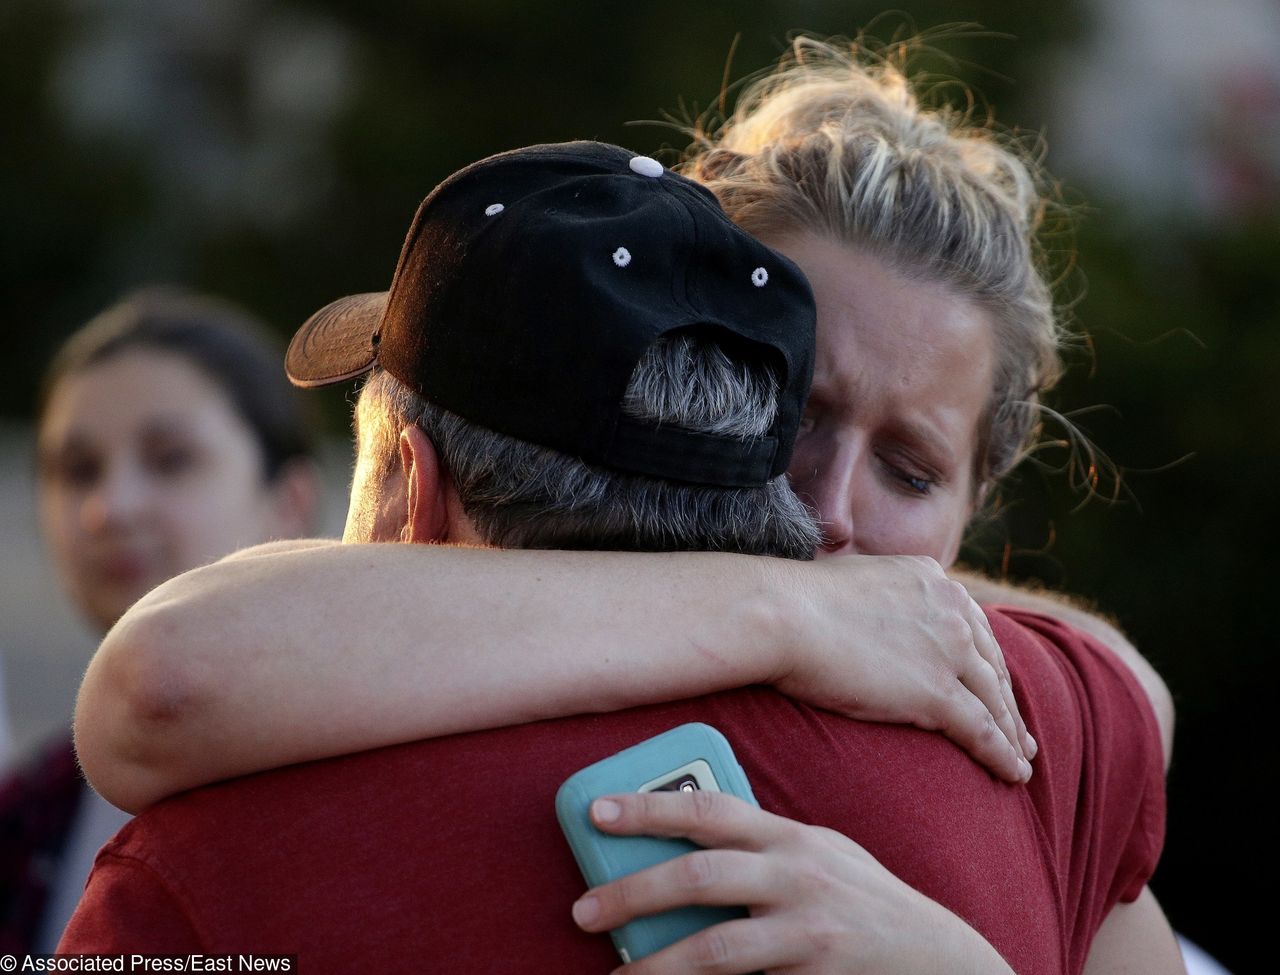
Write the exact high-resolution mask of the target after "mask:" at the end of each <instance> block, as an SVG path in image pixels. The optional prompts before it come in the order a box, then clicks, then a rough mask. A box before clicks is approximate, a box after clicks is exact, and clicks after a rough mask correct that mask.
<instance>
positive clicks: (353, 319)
mask: <svg viewBox="0 0 1280 975" xmlns="http://www.w3.org/2000/svg"><path fill="white" fill-rule="evenodd" d="M386 309H387V292H385V291H376V292H371V293H368V294H362V295H349V296H348V297H346V298H339V299H338V300H337V301H334V302H330V303H329V304H327V305H325V306H324V307H323V308H321V309H320V310H319V311H318V312H316V313H315V314H314V315H312V316H311V317H310V318H308V319H307V320H306V321H305V322H303V323H302V327H301V328H300V329H298V331H297V333H296V334H295V335H294V336H293V341H291V342H290V343H289V351H288V352H286V353H285V357H284V369H285V372H286V373H288V375H289V381H290V382H292V383H293V384H294V385H295V386H303V387H309V386H328V385H329V384H331V383H340V382H342V381H343V380H346V379H354V378H355V377H356V376H359V375H362V374H364V373H366V372H368V371H369V370H370V369H371V368H372V367H373V364H374V362H375V360H376V359H377V347H376V346H375V345H374V341H373V337H374V335H375V334H376V333H377V331H378V326H379V325H380V324H381V323H382V315H383V312H385V311H386Z"/></svg>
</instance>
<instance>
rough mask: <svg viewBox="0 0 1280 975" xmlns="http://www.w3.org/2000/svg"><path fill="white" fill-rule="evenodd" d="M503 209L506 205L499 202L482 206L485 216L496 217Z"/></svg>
mask: <svg viewBox="0 0 1280 975" xmlns="http://www.w3.org/2000/svg"><path fill="white" fill-rule="evenodd" d="M505 209H506V207H504V206H503V205H502V204H501V203H490V204H489V205H488V206H487V207H485V208H484V215H485V216H486V217H496V216H497V215H498V214H499V213H501V212H502V211H503V210H505Z"/></svg>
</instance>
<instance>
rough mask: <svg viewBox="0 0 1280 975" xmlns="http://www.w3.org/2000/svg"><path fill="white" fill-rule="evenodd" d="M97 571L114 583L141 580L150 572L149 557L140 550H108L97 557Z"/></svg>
mask: <svg viewBox="0 0 1280 975" xmlns="http://www.w3.org/2000/svg"><path fill="white" fill-rule="evenodd" d="M97 563H98V572H99V574H100V575H101V576H102V577H103V578H104V579H105V580H106V581H108V582H110V583H113V584H115V585H133V584H136V583H139V582H142V581H143V580H144V579H146V578H147V576H148V575H149V573H150V565H151V561H150V559H148V558H146V556H144V555H142V554H141V553H140V552H108V553H106V554H105V555H102V556H100V557H99V558H98V559H97Z"/></svg>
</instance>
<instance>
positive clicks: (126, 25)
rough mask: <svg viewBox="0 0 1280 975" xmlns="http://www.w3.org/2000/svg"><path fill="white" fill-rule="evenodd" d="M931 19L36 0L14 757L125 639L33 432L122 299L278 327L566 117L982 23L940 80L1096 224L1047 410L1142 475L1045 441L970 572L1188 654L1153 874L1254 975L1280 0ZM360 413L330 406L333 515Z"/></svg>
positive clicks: (837, 8)
mask: <svg viewBox="0 0 1280 975" xmlns="http://www.w3.org/2000/svg"><path fill="white" fill-rule="evenodd" d="M905 5H906V6H907V7H908V9H909V13H908V14H895V15H892V16H878V14H879V13H880V8H879V7H878V6H877V5H875V4H869V3H864V2H860V0H859V2H853V0H838V2H836V0H792V2H790V3H783V2H761V3H756V4H751V5H748V4H743V3H735V2H730V0H679V2H676V0H647V2H645V3H636V4H601V3H599V2H598V0H590V2H589V0H557V2H556V3H554V4H548V3H543V4H519V3H515V2H510V0H506V2H503V0H488V2H483V0H482V2H476V0H468V2H458V0H438V2H435V3H431V4H419V3H409V2H405V0H383V2H381V3H378V4H368V5H361V4H355V5H353V4H348V3H342V2H338V0H217V2H207V0H5V2H4V4H3V5H0V37H2V38H3V40H4V57H3V58H2V59H0V330H2V334H3V348H4V353H3V355H0V518H3V521H2V522H0V538H2V539H3V542H2V544H3V546H4V559H3V564H2V566H0V659H2V660H3V664H4V672H5V674H6V681H7V685H8V686H7V689H6V692H5V700H7V710H8V724H9V726H10V731H11V733H10V736H9V738H8V742H9V747H10V749H11V751H13V752H21V751H23V750H25V749H27V748H29V747H30V746H31V745H32V744H34V743H35V742H36V741H37V740H38V739H39V738H40V737H42V736H43V735H45V734H47V733H48V732H49V731H50V730H53V728H55V727H56V726H57V725H58V724H60V723H62V722H63V721H64V717H63V716H64V715H65V714H67V713H68V712H69V710H70V706H71V701H72V698H73V695H74V690H75V687H76V683H77V681H78V679H79V675H80V672H81V671H82V669H83V666H84V663H85V661H86V660H87V658H88V655H89V653H90V652H91V650H92V646H93V641H92V640H91V639H90V638H89V636H88V633H87V630H85V629H84V628H82V627H81V626H80V624H79V623H78V622H77V621H76V620H75V618H74V617H73V616H72V614H71V610H70V609H68V608H67V607H66V606H65V604H64V601H63V599H62V598H61V595H60V593H59V591H58V587H57V584H56V582H55V580H54V577H53V574H52V571H51V569H50V568H49V567H48V565H47V563H46V562H45V560H44V556H43V553H42V549H41V545H40V542H39V539H38V537H37V536H36V533H35V529H34V505H33V503H32V492H31V480H32V471H31V431H30V425H29V424H30V417H31V413H32V409H33V403H34V400H35V396H36V388H35V384H36V380H37V378H38V376H39V374H40V372H41V370H42V368H43V365H44V363H45V361H46V359H47V357H48V355H49V354H50V352H51V351H52V349H53V348H54V347H56V346H57V345H58V343H59V342H60V341H61V340H62V339H63V338H64V337H65V336H66V335H67V334H69V333H70V332H71V331H72V330H74V329H75V328H76V327H77V326H79V325H80V324H82V323H83V322H84V321H85V320H86V319H87V318H88V317H90V316H91V315H92V314H93V313H94V312H96V311H98V310H99V309H101V308H102V307H103V306H105V305H106V304H108V303H110V302H112V301H113V300H115V299H116V298H117V297H119V296H120V295H121V294H122V293H123V292H124V291H126V290H128V289H129V288H132V287H134V286H136V285H140V284H144V283H150V282H157V281H166V282H175V283H181V284H185V285H188V286H191V287H193V288H196V289H198V290H206V291H211V292H216V293H219V294H222V295H226V296H228V297H230V298H232V299H235V300H237V301H239V302H241V303H243V304H244V305H246V306H247V307H249V308H250V309H253V310H254V311H256V312H257V313H259V314H260V315H262V316H264V317H265V318H266V319H267V320H268V321H269V322H271V323H273V325H274V326H275V327H276V328H277V329H278V330H279V333H280V335H281V338H282V340H284V339H285V338H287V336H288V335H289V334H291V332H292V330H293V329H294V327H295V326H296V325H297V324H299V323H300V322H301V321H302V320H303V319H304V318H305V317H306V316H307V315H308V314H309V313H310V312H311V311H313V310H314V309H315V308H317V307H319V306H320V305H321V304H323V303H325V302H326V301H328V300H330V299H331V298H333V297H335V296H338V295H342V294H347V293H351V292H356V291H368V290H380V289H382V288H384V287H386V286H387V284H388V283H389V277H390V271H391V269H392V267H393V266H394V264H395V260H396V256H397V254H398V253H399V247H400V243H401V241H402V239H403V234H404V232H405V229H406V227H407V226H408V222H409V219H410V217H411V216H412V214H413V211H414V209H415V207H416V205H417V203H418V202H419V200H420V199H421V198H422V197H423V196H424V195H425V194H426V193H427V191H428V190H430V188H431V187H432V186H433V185H434V184H435V183H436V182H437V181H438V180H439V179H441V178H443V177H444V176H446V175H447V174H448V173H450V172H452V171H453V170H454V169H456V168H458V167H459V166H461V165H463V164H465V163H467V162H470V161H472V160H474V159H476V158H478V157H480V156H483V155H486V154H488V153H491V152H495V151H498V150H502V149H507V148H510V147H513V146H516V145H521V144H526V143H531V142H543V141H556V140H561V139H569V138H598V139H604V140H608V141H613V142H618V143H621V144H623V145H626V146H628V147H630V148H633V149H636V150H638V151H642V152H649V153H656V152H658V151H659V150H662V149H664V148H672V147H674V148H676V149H679V148H682V147H683V146H684V145H685V144H686V143H687V141H688V140H687V139H686V138H685V137H684V136H683V135H682V134H681V133H680V132H679V131H676V130H674V129H672V128H663V127H661V126H656V125H640V126H634V125H629V124H627V123H628V122H631V121H634V120H645V119H661V118H663V117H664V115H677V116H680V115H690V114H696V113H699V112H702V111H703V110H706V109H714V108H715V107H716V105H717V103H718V99H719V96H720V91H721V85H722V79H723V77H724V76H725V74H726V64H727V62H728V60H729V57H730V52H731V50H732V51H733V52H734V53H733V59H732V66H731V68H730V69H729V71H728V74H729V77H731V78H739V77H741V76H742V75H744V74H746V73H748V72H751V71H756V70H759V69H762V68H765V67H767V66H768V65H769V63H770V62H771V61H773V60H774V59H775V58H776V57H777V55H778V54H779V53H780V52H781V51H782V50H783V48H784V47H785V45H786V40H787V37H788V35H789V34H790V33H791V32H792V31H794V30H797V29H803V30H807V31H811V32H815V33H818V34H845V35H848V34H852V33H855V32H857V31H858V30H859V29H861V28H864V27H869V28H870V29H871V31H872V32H873V33H875V34H877V35H879V36H881V37H882V38H883V37H889V36H892V35H894V34H895V33H904V32H905V33H909V32H911V31H912V30H913V29H917V28H918V29H933V28H937V27H939V26H940V25H944V24H953V23H954V22H956V21H957V20H964V21H972V22H975V23H979V24H981V25H982V26H983V27H984V28H985V31H977V30H952V31H950V32H949V34H944V35H942V36H940V37H939V38H938V39H937V41H936V44H937V47H938V49H939V51H940V52H941V53H940V54H939V55H936V56H932V57H930V58H927V59H926V62H925V63H926V66H927V67H928V68H929V69H931V70H932V71H934V72H936V73H938V74H940V75H942V76H944V77H947V78H952V79H955V80H956V81H957V82H958V84H954V85H950V86H947V87H946V88H945V89H944V90H945V91H946V92H949V93H951V94H952V95H953V96H954V98H955V99H956V100H957V101H959V102H961V103H963V101H964V99H965V98H966V97H967V94H966V92H967V91H968V90H972V91H973V92H975V93H976V94H977V97H978V104H979V111H980V112H984V113H985V111H987V106H992V107H993V108H992V110H993V111H994V113H995V115H996V117H997V119H998V120H999V121H1000V122H1001V123H1002V124H1004V125H1005V126H1009V127H1014V128H1016V129H1018V130H1019V131H1021V132H1024V133H1030V134H1032V135H1036V134H1043V135H1044V136H1045V137H1046V139H1047V142H1048V146H1049V149H1048V155H1047V163H1048V166H1049V169H1050V171H1051V172H1053V173H1054V174H1055V175H1057V176H1058V177H1060V178H1061V179H1062V180H1063V182H1064V188H1065V196H1066V198H1067V199H1068V200H1069V201H1070V202H1072V203H1073V204H1074V205H1075V207H1076V213H1077V216H1078V217H1079V226H1078V231H1077V235H1076V238H1075V240H1074V247H1075V249H1076V252H1077V253H1076V257H1075V258H1074V260H1073V259H1071V257H1070V250H1069V249H1070V248H1071V247H1072V246H1073V243H1072V241H1071V240H1069V239H1067V238H1062V237H1058V238H1054V239H1053V240H1051V241H1050V246H1051V247H1052V248H1053V249H1054V250H1055V251H1056V252H1057V256H1058V258H1059V264H1060V266H1061V268H1062V274H1063V290H1062V297H1063V298H1064V300H1069V301H1071V302H1072V303H1073V317H1074V320H1075V324H1076V328H1077V329H1078V332H1079V334H1080V336H1081V341H1080V343H1079V345H1080V347H1079V349H1078V350H1077V352H1076V354H1075V355H1074V356H1073V362H1072V369H1071V371H1070V373H1069V375H1068V377H1067V380H1066V381H1065V383H1064V384H1063V386H1062V388H1061V390H1060V392H1059V393H1058V394H1057V395H1056V396H1055V398H1054V399H1053V400H1052V401H1051V403H1052V405H1053V406H1054V407H1055V408H1056V409H1058V410H1060V411H1061V412H1063V413H1064V414H1067V415H1070V416H1072V417H1073V418H1074V420H1075V422H1076V423H1077V424H1078V425H1079V426H1080V427H1081V428H1083V429H1084V430H1085V431H1086V432H1087V433H1088V434H1089V435H1090V436H1091V437H1092V438H1093V440H1094V441H1095V442H1096V443H1097V444H1098V446H1099V447H1100V448H1101V449H1102V450H1103V451H1105V453H1106V455H1107V457H1109V458H1110V461H1111V462H1112V464H1113V465H1114V466H1115V468H1116V469H1117V470H1118V471H1119V472H1120V473H1121V475H1122V478H1121V481H1120V482H1119V484H1118V486H1117V484H1116V482H1115V480H1114V479H1112V478H1108V477H1105V476H1103V477H1101V479H1100V480H1099V481H1098V483H1097V485H1096V491H1094V492H1093V493H1094V495H1095V496H1094V497H1092V498H1091V497H1090V492H1089V491H1088V490H1085V489H1082V486H1081V484H1080V483H1078V482H1079V480H1080V479H1079V478H1075V477H1072V476H1070V475H1069V474H1068V473H1066V472H1064V470H1063V468H1064V466H1065V464H1066V461H1067V459H1068V454H1069V451H1067V450H1065V449H1054V448H1051V449H1047V450H1045V451H1043V452H1042V453H1041V454H1040V455H1038V456H1037V458H1036V460H1035V462H1034V463H1032V464H1029V465H1026V466H1024V468H1023V469H1022V471H1021V472H1020V474H1019V475H1018V477H1017V478H1016V480H1015V481H1014V482H1013V483H1011V484H1010V485H1009V486H1008V488H1007V489H1006V491H1005V492H1004V496H1003V498H1002V502H1001V510H1000V511H999V512H998V515H997V517H996V519H995V520H993V521H992V523H990V524H989V525H987V526H986V527H985V528H984V529H983V530H982V531H981V532H980V533H979V534H978V535H977V536H976V537H975V540H974V543H973V544H972V545H971V546H970V547H969V549H968V551H967V553H966V554H967V558H968V559H969V560H970V561H971V562H974V563H976V564H979V565H982V566H985V567H987V568H988V569H990V570H991V571H994V572H996V573H1006V574H1008V575H1009V576H1011V577H1013V578H1017V579H1025V580H1032V581H1037V582H1040V583H1043V584H1046V585H1049V586H1052V587H1055V588H1064V589H1066V590H1068V591H1070V592H1073V593H1076V594H1078V595H1081V596H1083V597H1085V598H1088V599H1091V600H1096V602H1097V604H1098V605H1099V606H1101V607H1102V608H1103V609H1105V610H1106V611H1108V612H1110V613H1112V614H1114V616H1115V617H1116V618H1117V619H1118V620H1119V622H1120V623H1121V625H1122V626H1123V627H1124V628H1125V629H1126V630H1127V631H1128V632H1129V634H1130V635H1131V636H1132V638H1133V640H1134V642H1135V643H1136V644H1137V645H1138V646H1139V647H1140V648H1141V649H1142V650H1143V651H1144V652H1145V653H1146V654H1147V655H1148V656H1149V657H1150V659H1151V660H1152V661H1153V662H1154V663H1155V664H1156V666H1157V668H1158V669H1159V670H1160V671H1161V673H1162V674H1163V675H1164V676H1165V678H1166V679H1167V681H1168V683H1169V685H1170V687H1171V689H1172V691H1173V693H1174V696H1175V698H1176V701H1177V706H1178V718H1179V726H1178V741H1177V747H1176V753H1175V758H1174V765H1173V769H1172V771H1171V773H1170V779H1169V787H1170V816H1169V834H1168V843H1167V847H1166V851H1165V856H1164V860H1163V863H1162V866H1161V868H1160V871H1159V873H1158V874H1157V876H1156V878H1155V881H1154V883H1153V887H1154V889H1155V891H1156V893H1157V896H1158V897H1159V898H1160V899H1161V901H1162V902H1163V904H1164V906H1165V909H1166V911H1167V912H1168V914H1169V916H1170V918H1171V919H1172V921H1173V922H1174V925H1175V927H1177V928H1178V929H1179V930H1181V931H1182V932H1184V933H1185V934H1187V935H1188V936H1189V937H1190V938H1192V939H1193V940H1194V941H1197V942H1199V943H1201V944H1202V945H1204V946H1205V947H1206V948H1208V949H1209V950H1210V951H1211V952H1212V953H1213V954H1215V955H1217V956H1218V957H1219V958H1220V959H1221V960H1222V961H1223V962H1224V963H1226V964H1227V965H1228V966H1230V967H1232V968H1234V969H1235V970H1236V971H1239V972H1243V971H1249V970H1253V969H1254V968H1255V967H1256V966H1257V965H1258V963H1259V962H1258V960H1259V959H1260V958H1263V957H1267V956H1266V955H1263V954H1262V951H1263V946H1264V937H1265V936H1266V931H1267V930H1268V926H1269V923H1270V920H1271V919H1270V917H1269V915H1270V913H1271V912H1270V911H1269V910H1268V911H1267V915H1268V916H1264V912H1263V908H1264V906H1265V904H1266V903H1274V898H1275V895H1274V891H1273V889H1272V886H1271V881H1272V877H1273V869H1274V865H1275V857H1274V855H1273V853H1272V850H1271V846H1272V844H1271V842H1270V841H1271V836H1270V832H1271V829H1272V825H1273V823H1274V821H1275V814H1274V813H1268V812H1266V809H1267V808H1269V807H1267V806H1266V805H1265V801H1266V800H1265V796H1266V795H1269V794H1271V793H1272V792H1273V791H1274V789H1273V787H1274V786H1275V785H1276V781H1275V779H1276V775H1275V768H1276V761H1275V759H1274V757H1273V752H1272V749H1273V748H1274V742H1275V739H1274V738H1273V736H1272V734H1271V733H1270V732H1269V731H1267V730H1266V729H1267V728H1269V727H1270V726H1269V724H1268V723H1267V720H1266V718H1265V715H1266V714H1267V713H1269V712H1270V707H1271V706H1272V701H1271V697H1272V688H1271V686H1270V681H1271V680H1273V679H1275V678H1276V672H1277V668H1276V666H1275V663H1274V660H1273V650H1274V647H1275V646H1276V645H1277V643H1276V641H1275V639H1274V638H1272V637H1270V636H1269V635H1268V634H1269V633H1270V627H1269V626H1267V625H1266V624H1265V622H1264V614H1265V613H1266V612H1267V610H1266V603H1265V600H1266V598H1267V597H1266V596H1265V595H1264V584H1266V583H1268V581H1269V571H1268V569H1267V566H1268V565H1270V564H1272V558H1271V553H1270V546H1271V545H1273V544H1275V543H1276V539H1277V537H1278V533H1277V531H1276V528H1277V519H1276V517H1275V514H1274V508H1275V507H1276V502H1277V501H1278V500H1280V492H1277V490H1276V488H1275V480H1276V477H1277V475H1278V474H1280V469H1278V468H1280V465H1278V463H1277V459H1278V458H1280V450H1278V447H1280V433H1277V429H1278V427H1280V422H1278V421H1280V392H1278V390H1280V298H1278V297H1277V294H1278V290H1280V55H1278V54H1277V53H1276V52H1278V51H1280V5H1277V3H1276V2H1275V0H1218V2H1217V3H1215V4H1214V5H1213V9H1212V12H1211V13H1210V12H1208V11H1207V8H1205V6H1204V5H1203V4H1202V3H1197V2H1193V0H1058V2H1057V3H1054V4H1027V3H1013V2H997V0H969V2H964V3H953V2H945V3H944V2H941V0H937V2H933V0H919V2H907V3H906V4H905ZM735 38H737V39H738V40H737V43H736V49H735ZM729 104H730V105H731V104H732V97H731V96H730V99H729ZM664 158H666V159H667V161H670V160H671V159H673V158H674V157H673V156H667V157H664ZM346 408H347V404H346V402H345V400H344V398H343V394H342V393H334V394H331V395H330V396H329V399H328V400H327V403H326V409H327V413H326V417H327V423H328V425H329V432H330V434H331V435H332V442H333V447H332V449H331V451H330V453H331V455H332V457H331V461H330V464H329V468H330V482H331V489H330V493H331V504H330V512H329V516H328V519H327V521H326V524H327V525H328V527H330V528H331V529H334V530H336V528H337V527H338V526H340V524H341V513H342V510H343V509H342V502H341V498H342V495H343V493H344V491H345V488H346V483H345V478H346V465H347V457H346V446H345V439H346V428H345V423H346V416H345V414H346ZM1051 432H1052V431H1051ZM1102 466H1103V467H1104V468H1105V465H1102ZM1086 487H1087V486H1086ZM1108 499H1112V500H1108ZM2 717H3V715H2V714H0V718H2ZM1266 947H1268V948H1269V947H1270V946H1269V944H1267V945H1266ZM1268 967H1271V966H1270V965H1269V966H1268Z"/></svg>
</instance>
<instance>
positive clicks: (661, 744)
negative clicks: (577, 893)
mask: <svg viewBox="0 0 1280 975" xmlns="http://www.w3.org/2000/svg"><path fill="white" fill-rule="evenodd" d="M699 789H703V790H708V791H711V792H727V793H730V794H731V795H735V796H737V797H738V798H740V799H745V800H746V801H747V802H749V803H751V804H752V805H753V806H759V805H760V804H759V803H758V802H756V798H755V796H754V795H752V794H751V785H750V784H749V783H748V782H747V776H746V773H745V772H743V771H742V766H740V765H739V764H738V760H737V759H736V758H734V755H733V749H732V748H730V747H729V742H728V741H726V740H725V737H724V735H722V734H721V733H720V732H719V731H717V730H716V729H715V728H712V727H711V726H710V725H705V724H701V723H694V724H683V725H680V726H679V727H678V728H672V729H671V730H670V731H667V732H664V733H663V734H661V735H657V736H656V737H654V738H650V739H648V740H646V741H642V742H640V744H638V745H633V746H632V747H631V748H628V749H625V750H624V751H620V752H618V753H617V754H616V755H610V756H609V757H608V758H606V759H604V760H602V761H599V762H596V763H595V764H594V765H589V766H587V767H586V768H584V769H582V770H581V771H580V772H575V773H574V774H573V775H571V776H570V777H569V778H568V779H567V780H566V781H565V783H564V784H563V785H562V786H560V791H559V792H557V793H556V816H557V817H558V818H559V820H560V828H561V829H563V830H564V835H565V837H566V838H567V839H568V841H569V846H570V847H571V848H572V849H573V856H574V859H576V860H577V861H578V867H579V869H580V870H581V871H582V875H583V876H584V877H585V878H586V880H587V885H588V886H590V887H598V886H599V885H600V884H604V883H608V882H609V881H611V880H616V879H617V878H618V877H623V876H626V875H627V874H629V873H635V872H636V871H637V870H643V869H644V868H645V867H651V866H653V865H654V864H657V863H661V862H662V861H663V860H669V859H671V858H672V857H678V856H680V855H682V854H685V853H688V852H689V851H691V850H696V849H698V847H697V846H696V845H695V844H693V843H691V842H690V841H688V840H684V839H667V838H664V837H654V836H611V835H609V834H607V833H602V832H600V831H599V830H598V829H596V828H595V827H594V826H593V825H592V824H591V819H590V816H589V809H590V806H591V802H592V800H593V799H596V798H597V797H599V796H603V795H609V794H612V793H616V792H659V791H665V790H670V791H678V792H693V791H696V790H699ZM746 915H747V912H746V910H745V909H744V908H730V907H702V906H692V907H682V908H679V909H677V910H674V911H664V912H662V913H661V914H652V915H650V916H648V917H642V918H636V919H635V920H633V921H630V922H628V923H627V924H625V925H623V926H622V927H620V928H617V929H616V930H614V931H612V932H610V934H611V935H612V937H613V943H614V946H615V947H616V948H617V949H618V954H619V955H620V956H621V957H622V960H623V961H624V962H632V961H635V960H636V959H638V958H643V957H644V956H645V955H649V954H652V953H653V952H655V951H658V950H659V949H662V948H665V947H666V946H667V945H670V944H674V943H675V942H677V941H679V940H680V939H681V938H685V937H687V936H689V935H691V934H693V933H695V932H697V931H701V930H702V929H703V928H706V927H710V926H711V925H713V924H719V923H720V922H722V921H728V920H731V919H733V918H738V917H746Z"/></svg>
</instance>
